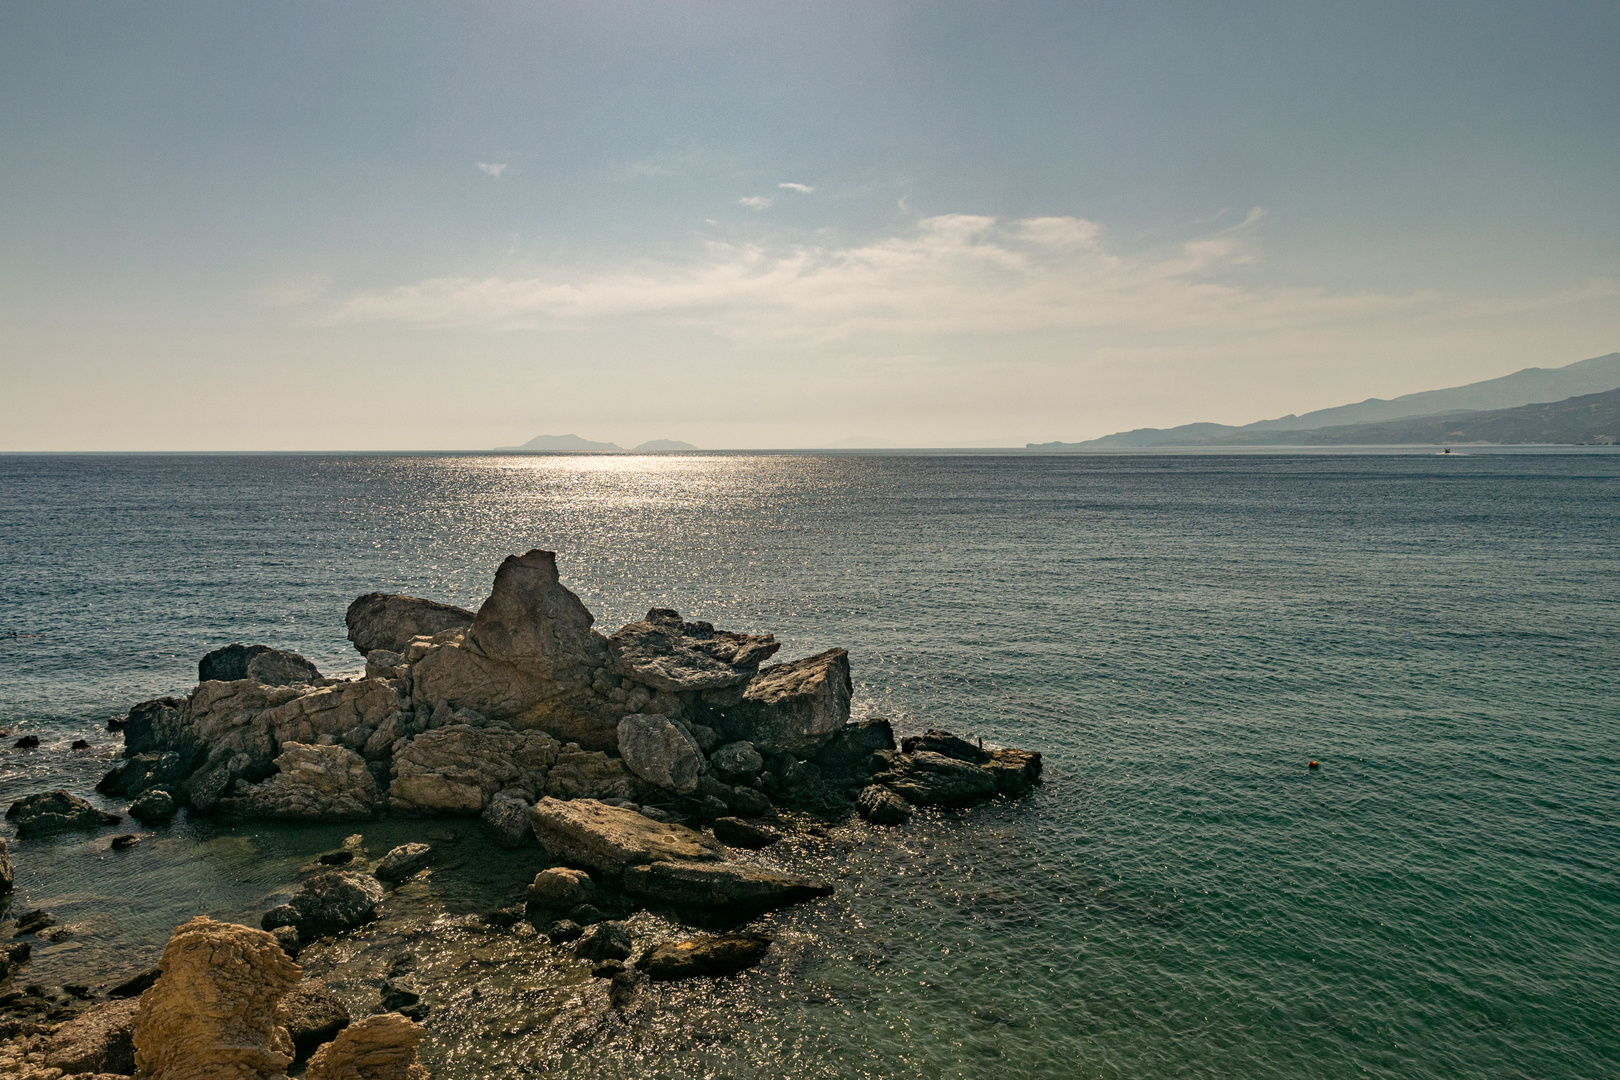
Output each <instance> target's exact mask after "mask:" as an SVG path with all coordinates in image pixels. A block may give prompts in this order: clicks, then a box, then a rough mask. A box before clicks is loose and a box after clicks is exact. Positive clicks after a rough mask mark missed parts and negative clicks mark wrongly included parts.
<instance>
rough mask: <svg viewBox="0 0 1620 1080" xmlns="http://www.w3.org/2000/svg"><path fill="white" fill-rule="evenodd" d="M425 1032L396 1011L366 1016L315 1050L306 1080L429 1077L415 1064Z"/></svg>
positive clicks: (414, 1079) (417, 1079) (410, 1079)
mask: <svg viewBox="0 0 1620 1080" xmlns="http://www.w3.org/2000/svg"><path fill="white" fill-rule="evenodd" d="M426 1035H427V1032H426V1031H424V1030H423V1029H422V1026H421V1025H420V1024H416V1023H413V1022H412V1021H410V1020H408V1019H406V1018H405V1017H404V1016H401V1015H400V1014H399V1013H397V1012H390V1013H382V1014H380V1015H377V1016H368V1017H366V1018H365V1019H364V1020H361V1021H360V1022H359V1023H357V1024H350V1025H349V1026H348V1027H346V1028H344V1029H343V1031H342V1032H341V1033H340V1034H339V1035H338V1037H337V1038H335V1039H333V1040H332V1041H331V1042H329V1043H327V1044H326V1045H325V1046H323V1047H321V1048H320V1049H319V1050H317V1051H315V1056H314V1057H312V1058H310V1059H309V1068H308V1069H306V1070H305V1071H304V1078H305V1080H428V1071H427V1070H426V1069H424V1068H423V1067H422V1066H420V1065H418V1064H417V1063H416V1048H417V1046H418V1045H419V1044H420V1043H421V1042H422V1039H423V1038H425V1037H426Z"/></svg>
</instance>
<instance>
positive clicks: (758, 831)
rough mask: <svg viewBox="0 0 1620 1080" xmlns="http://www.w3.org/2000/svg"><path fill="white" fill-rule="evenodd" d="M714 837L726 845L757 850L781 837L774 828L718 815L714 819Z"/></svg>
mask: <svg viewBox="0 0 1620 1080" xmlns="http://www.w3.org/2000/svg"><path fill="white" fill-rule="evenodd" d="M714 838H715V839H716V840H718V841H720V842H721V843H722V844H725V845H727V846H728V847H740V848H752V849H755V850H758V849H759V848H763V847H769V846H770V845H772V844H774V843H776V842H777V841H778V840H780V839H782V834H781V833H779V832H777V831H776V830H775V829H767V828H765V827H764V826H762V825H753V824H750V823H749V822H746V821H743V820H742V819H741V818H734V817H720V818H715V819H714Z"/></svg>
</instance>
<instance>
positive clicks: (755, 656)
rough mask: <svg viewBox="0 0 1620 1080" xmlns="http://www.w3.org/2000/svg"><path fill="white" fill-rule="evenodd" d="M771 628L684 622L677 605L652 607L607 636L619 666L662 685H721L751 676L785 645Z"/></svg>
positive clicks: (640, 678) (672, 687) (672, 688)
mask: <svg viewBox="0 0 1620 1080" xmlns="http://www.w3.org/2000/svg"><path fill="white" fill-rule="evenodd" d="M781 647H782V646H781V643H780V642H778V641H777V640H776V639H775V638H774V637H772V636H771V635H770V634H738V633H733V632H732V631H730V630H716V629H715V628H714V625H713V624H712V623H706V622H683V621H681V615H680V612H678V611H671V610H670V609H668V608H653V609H652V610H651V611H649V612H647V617H646V618H645V619H643V620H641V621H640V622H633V623H628V624H626V625H625V626H622V627H620V628H619V630H618V632H617V633H615V634H614V635H613V636H612V637H610V638H608V651H609V652H610V653H612V654H613V659H614V660H615V661H616V662H617V664H618V666H619V670H620V671H622V672H624V673H625V674H626V675H628V676H629V677H630V678H632V679H634V680H636V681H637V682H640V683H645V684H646V685H648V686H651V687H653V688H654V689H657V690H670V691H674V692H676V693H679V692H680V691H682V690H718V689H720V688H722V687H726V686H738V685H740V684H742V683H745V682H747V681H748V680H749V679H750V678H752V677H753V676H754V673H755V672H757V671H758V670H759V665H760V664H762V663H764V662H765V661H766V660H768V659H769V658H770V657H771V656H772V655H774V654H775V653H776V650H777V649H780V648H781Z"/></svg>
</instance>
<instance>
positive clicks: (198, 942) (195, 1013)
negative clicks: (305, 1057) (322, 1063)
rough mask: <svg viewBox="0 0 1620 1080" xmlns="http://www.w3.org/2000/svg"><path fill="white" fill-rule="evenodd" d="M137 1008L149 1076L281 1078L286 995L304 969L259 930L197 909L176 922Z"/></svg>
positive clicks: (142, 1061) (288, 1058)
mask: <svg viewBox="0 0 1620 1080" xmlns="http://www.w3.org/2000/svg"><path fill="white" fill-rule="evenodd" d="M158 967H159V968H160V969H161V970H162V972H163V974H162V977H161V978H159V979H158V981H157V982H156V983H155V984H154V985H153V986H152V988H151V989H150V990H147V991H146V992H145V993H144V994H142V995H141V998H140V1003H139V1005H138V1006H137V1007H136V1010H135V1038H134V1042H135V1068H136V1071H137V1074H138V1075H140V1076H141V1077H142V1078H143V1080H279V1078H281V1077H283V1076H284V1075H285V1073H286V1071H287V1066H288V1065H291V1064H292V1060H293V1054H292V1051H293V1044H292V1039H291V1038H290V1037H289V1036H288V1034H287V1028H286V1018H287V1011H286V1009H285V1008H283V1007H282V1004H281V999H282V998H283V997H284V996H285V995H286V993H287V992H288V991H289V990H291V989H292V988H293V987H294V986H296V985H297V984H298V981H299V979H300V977H301V976H302V974H303V971H302V969H301V968H299V966H298V965H297V964H295V963H293V961H292V960H291V959H289V958H288V956H287V954H286V953H285V952H283V951H282V950H281V946H279V945H277V944H276V940H275V938H273V937H271V936H270V935H269V934H267V933H264V932H263V931H261V930H253V929H250V928H248V927H246V926H234V925H232V924H230V923H217V922H214V921H213V920H212V919H209V918H207V917H206V916H201V915H199V916H198V917H197V918H195V919H192V920H191V921H190V922H188V923H185V924H184V925H182V926H180V927H178V928H176V930H175V931H174V934H173V936H171V937H170V938H169V944H168V947H167V948H165V949H164V950H163V959H162V960H161V961H159V963H158Z"/></svg>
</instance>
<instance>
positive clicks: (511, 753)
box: [388, 724, 558, 817]
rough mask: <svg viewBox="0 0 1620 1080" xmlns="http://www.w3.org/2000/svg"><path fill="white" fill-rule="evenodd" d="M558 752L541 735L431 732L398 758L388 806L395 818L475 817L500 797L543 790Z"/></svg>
mask: <svg viewBox="0 0 1620 1080" xmlns="http://www.w3.org/2000/svg"><path fill="white" fill-rule="evenodd" d="M557 751H558V746H557V741H556V740H555V739H553V738H551V737H550V736H548V735H546V734H544V733H542V732H538V731H507V730H502V729H499V728H475V727H472V726H471V725H468V724H452V725H450V726H447V727H441V728H437V729H435V730H432V731H427V732H424V733H423V734H421V735H418V736H417V737H416V738H414V739H412V740H411V742H410V743H409V745H407V746H406V747H405V748H404V749H403V750H402V751H400V752H398V753H396V754H395V755H394V766H393V782H392V783H391V784H390V785H389V788H388V800H389V804H390V805H391V806H392V808H393V809H394V811H395V812H396V813H404V814H462V815H467V816H472V817H476V816H477V815H479V814H481V813H483V811H484V808H485V807H486V806H487V805H488V804H489V802H490V800H491V799H493V798H494V797H495V795H496V793H497V792H500V791H503V790H506V789H509V788H510V789H517V790H521V791H524V792H532V793H534V794H536V795H538V794H539V793H540V792H542V791H544V790H545V787H546V776H547V773H548V772H549V770H550V768H551V766H552V764H553V762H555V761H556V758H557Z"/></svg>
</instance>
